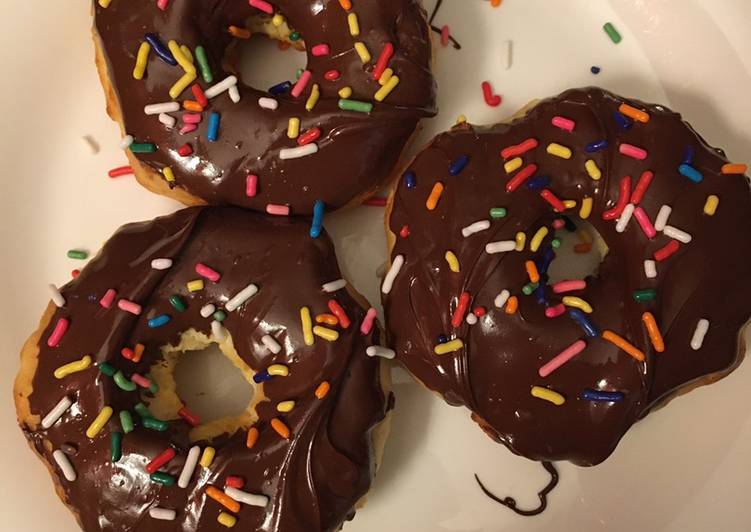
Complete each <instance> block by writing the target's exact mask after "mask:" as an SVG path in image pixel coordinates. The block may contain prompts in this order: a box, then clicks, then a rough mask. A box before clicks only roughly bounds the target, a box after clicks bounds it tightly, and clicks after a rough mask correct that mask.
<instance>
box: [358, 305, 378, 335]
mask: <svg viewBox="0 0 751 532" xmlns="http://www.w3.org/2000/svg"><path fill="white" fill-rule="evenodd" d="M375 319H376V309H374V308H373V307H370V308H369V309H368V312H367V313H365V317H364V318H363V320H362V324H361V325H360V332H361V333H362V334H370V331H372V330H373V323H375Z"/></svg>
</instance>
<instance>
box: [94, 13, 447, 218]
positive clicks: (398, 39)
mask: <svg viewBox="0 0 751 532" xmlns="http://www.w3.org/2000/svg"><path fill="white" fill-rule="evenodd" d="M93 5H94V13H95V15H94V29H95V33H96V34H97V35H98V36H99V37H100V38H101V42H102V45H103V49H104V54H105V57H106V59H107V66H108V73H109V78H110V80H111V82H112V84H113V86H114V87H115V90H116V93H117V99H118V101H119V104H120V107H121V109H122V115H123V119H124V129H125V131H126V132H128V133H129V134H131V135H133V136H134V137H135V138H136V139H137V141H141V142H154V143H156V144H157V146H158V150H157V152H155V153H153V154H138V155H137V156H138V159H139V160H140V161H141V162H143V163H145V164H147V165H148V166H149V167H151V168H152V169H154V170H156V171H159V170H161V169H162V168H163V167H165V166H171V167H172V169H173V171H174V173H175V176H176V185H177V186H179V187H183V188H184V189H185V190H187V191H188V192H189V193H191V194H193V195H195V196H198V197H200V198H202V199H203V200H205V201H207V202H209V203H212V204H233V205H240V206H243V207H247V208H252V209H256V210H264V209H265V207H266V205H267V204H268V203H275V204H288V205H290V206H291V208H292V212H293V213H297V214H307V213H310V212H312V209H313V204H314V202H315V201H316V200H318V199H321V200H323V201H324V202H325V203H326V204H327V205H328V206H329V207H330V208H338V207H341V206H343V205H345V204H347V203H348V202H350V201H352V200H353V199H354V198H356V197H358V196H360V195H362V194H364V193H366V192H368V191H370V190H374V189H375V188H377V187H378V186H379V185H380V184H382V183H383V182H384V181H385V179H386V178H387V177H388V176H389V174H390V172H391V170H392V168H393V166H394V165H395V164H396V162H397V161H398V159H399V155H400V153H401V150H402V149H403V147H404V145H405V143H406V142H407V140H408V139H409V138H410V136H411V135H412V133H413V131H414V130H415V127H416V125H417V122H418V120H419V119H420V118H421V117H424V116H430V115H433V114H434V113H435V82H434V80H433V77H432V74H431V72H430V62H431V46H430V36H429V34H428V33H429V30H428V25H427V22H426V18H425V17H426V15H425V12H424V10H423V9H422V7H421V6H420V2H419V1H418V0H388V1H378V2H372V1H364V2H363V1H361V2H354V7H353V12H355V13H356V14H357V15H358V18H359V22H360V32H361V33H360V36H359V37H357V40H361V41H362V42H364V43H365V44H366V45H367V47H368V49H369V50H370V53H371V55H372V57H373V60H372V61H371V62H370V63H369V64H368V65H366V66H365V67H363V64H362V62H361V60H360V58H359V56H358V55H357V53H356V52H355V50H354V48H353V42H354V40H355V38H353V37H352V36H351V35H350V33H349V28H348V24H347V12H345V11H344V10H343V9H342V8H341V6H340V5H339V2H337V1H336V0H325V1H320V0H317V1H311V0H275V1H274V2H273V5H274V6H275V8H276V9H277V11H278V12H280V13H281V14H283V15H284V16H285V18H286V19H287V20H288V22H289V25H290V27H291V28H292V29H294V30H296V31H298V32H299V33H300V34H301V35H302V37H303V39H304V40H305V42H306V43H307V45H308V47H312V46H313V45H315V44H320V43H326V44H328V45H329V46H330V48H331V54H330V55H329V56H325V57H314V56H312V55H311V54H310V53H308V66H307V68H308V70H310V71H311V72H312V74H313V77H312V80H311V83H309V85H308V88H307V89H306V91H305V92H304V93H303V95H302V96H301V97H300V98H298V99H295V98H293V97H292V96H291V95H289V94H286V95H281V96H277V99H278V100H279V108H278V109H277V110H275V111H269V110H265V109H262V108H261V107H259V105H258V98H259V97H262V96H268V93H266V92H265V90H266V87H262V88H261V89H262V90H258V89H256V88H252V87H248V86H245V85H242V84H241V85H242V86H241V87H240V93H241V95H242V100H241V101H240V102H239V103H237V104H234V103H232V102H231V100H230V99H229V97H228V96H227V94H226V93H225V94H223V95H220V96H218V97H216V98H214V99H213V100H211V103H210V106H209V108H208V110H209V111H216V112H219V113H220V114H221V117H222V120H221V128H220V134H219V140H218V142H213V143H210V142H208V141H207V140H206V131H207V127H208V126H207V124H208V113H206V112H204V115H205V116H204V120H203V122H202V123H201V124H200V126H199V128H198V129H197V130H196V131H195V132H193V133H190V134H187V135H180V134H179V133H178V130H179V127H176V128H175V129H173V130H168V129H167V128H166V127H165V126H164V125H162V124H161V123H159V121H158V120H157V117H156V116H146V115H145V114H144V112H143V107H144V105H146V104H150V103H158V102H164V101H169V100H170V98H169V95H168V91H169V89H170V87H171V86H172V85H173V84H174V83H175V81H177V79H178V78H179V77H180V75H181V74H182V70H181V69H180V67H172V66H169V65H168V64H166V63H165V62H163V61H162V60H160V59H159V58H158V57H157V56H156V55H155V54H154V53H153V52H152V54H151V56H150V59H149V63H148V69H147V76H146V77H145V78H144V80H141V81H139V80H136V79H134V78H133V75H132V72H133V67H134V64H135V56H136V52H137V51H138V47H139V45H140V43H141V42H142V41H143V39H144V34H145V33H147V32H153V33H157V34H159V35H160V37H161V39H162V41H163V42H164V43H165V44H166V43H167V41H168V40H170V39H175V40H176V41H177V42H178V43H180V44H185V45H187V46H188V47H190V49H191V50H195V48H196V46H199V45H202V46H204V48H206V50H207V52H208V54H209V57H210V59H211V65H212V70H213V72H214V78H215V80H214V81H215V82H218V81H220V80H222V79H223V78H224V77H225V76H226V75H228V74H229V73H231V72H232V66H231V65H225V68H226V72H222V70H221V68H220V66H219V65H220V64H221V63H222V61H223V59H224V58H225V52H226V51H227V50H228V47H230V45H231V43H232V41H233V40H234V39H233V38H232V37H231V36H230V35H229V33H228V32H227V28H228V26H229V25H231V24H234V25H237V26H241V27H242V26H245V23H246V21H247V20H248V19H249V18H250V17H257V16H265V15H264V14H263V13H262V12H261V11H259V10H258V9H255V8H253V7H250V6H249V5H248V2H242V1H240V2H238V1H234V0H233V1H229V0H201V1H200V2H197V1H189V0H172V1H171V2H170V5H169V8H168V9H167V10H166V11H161V10H160V9H158V8H157V6H156V4H155V3H154V2H152V1H150V0H140V1H133V0H115V1H113V2H112V3H111V4H110V6H109V7H108V8H107V9H104V8H102V7H100V6H99V4H98V2H96V1H94V2H93ZM386 42H392V43H393V44H394V47H395V54H394V56H393V58H392V59H391V61H390V63H389V65H390V67H391V68H393V69H394V72H395V74H397V75H398V76H399V78H400V83H399V85H398V87H397V88H396V89H395V90H394V91H393V92H392V93H391V94H390V95H389V96H388V98H387V99H386V100H385V101H384V102H383V103H376V104H375V107H374V110H373V112H372V113H371V114H370V115H364V114H361V113H355V112H344V111H341V110H339V108H338V107H337V103H338V100H339V96H338V95H337V92H338V91H339V89H341V88H343V87H345V86H350V87H352V90H353V94H352V99H355V100H365V101H374V100H373V95H374V94H375V92H376V91H377V90H378V89H379V88H380V85H379V84H378V82H377V81H374V80H373V79H372V76H371V73H372V69H373V66H374V64H375V61H376V59H377V58H378V55H379V54H380V51H381V49H382V48H383V45H384V44H385V43H386ZM290 53H292V52H290ZM331 69H337V70H339V71H340V72H341V77H340V78H339V80H337V81H334V82H332V81H326V80H325V79H324V77H323V75H324V73H325V72H326V71H328V70H331ZM290 75H291V76H292V75H293V73H290ZM197 81H198V82H199V83H200V85H201V86H202V87H203V88H207V87H208V86H209V84H206V83H205V82H203V80H201V77H200V74H199V77H198V80H197ZM279 81H280V82H281V81H285V80H279ZM293 81H294V80H293ZM314 82H315V83H318V84H319V86H320V88H321V99H320V101H319V102H318V104H317V105H316V107H315V109H314V110H313V111H312V112H308V111H306V110H305V102H306V100H307V99H308V96H309V94H310V88H311V87H312V84H313V83H314ZM184 98H187V99H193V97H192V93H191V92H190V90H188V91H186V92H185V93H184V94H183V97H182V98H180V100H182V99H184ZM175 115H176V116H177V114H175ZM291 117H299V118H300V120H301V131H305V130H307V129H310V128H313V127H319V128H320V129H321V131H322V137H321V138H320V139H319V140H318V141H317V143H318V145H319V148H320V151H319V152H318V153H317V154H314V155H311V156H307V157H302V158H299V159H294V160H286V161H282V160H280V159H279V156H278V154H279V150H280V149H282V148H291V147H295V146H297V143H296V141H294V140H291V139H289V138H287V125H288V121H289V118H291ZM186 142H187V143H190V144H191V145H192V147H193V150H194V153H193V155H190V156H188V157H181V156H180V155H179V154H178V153H177V148H178V147H179V146H181V145H183V144H184V143H186ZM248 174H256V175H258V177H259V189H258V194H257V195H256V196H255V197H253V198H249V197H247V196H246V193H245V181H246V177H247V175H248Z"/></svg>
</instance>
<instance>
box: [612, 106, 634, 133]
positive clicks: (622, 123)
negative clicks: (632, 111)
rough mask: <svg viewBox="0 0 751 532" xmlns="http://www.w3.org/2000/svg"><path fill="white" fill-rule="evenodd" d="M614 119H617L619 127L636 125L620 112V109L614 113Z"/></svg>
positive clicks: (625, 127) (629, 127)
mask: <svg viewBox="0 0 751 532" xmlns="http://www.w3.org/2000/svg"><path fill="white" fill-rule="evenodd" d="M613 120H615V123H616V124H618V127H619V128H621V129H626V130H628V129H631V127H632V126H633V125H634V123H633V122H632V121H631V120H629V119H628V117H627V116H625V115H623V114H621V113H619V112H618V111H616V112H614V113H613Z"/></svg>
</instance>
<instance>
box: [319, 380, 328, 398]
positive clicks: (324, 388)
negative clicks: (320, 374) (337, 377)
mask: <svg viewBox="0 0 751 532" xmlns="http://www.w3.org/2000/svg"><path fill="white" fill-rule="evenodd" d="M330 389H331V385H330V384H329V383H328V382H327V381H323V382H322V383H321V384H319V385H318V388H316V397H317V398H318V399H323V398H324V397H326V396H327V395H328V393H329V390H330Z"/></svg>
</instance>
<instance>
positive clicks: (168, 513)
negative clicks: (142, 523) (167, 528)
mask: <svg viewBox="0 0 751 532" xmlns="http://www.w3.org/2000/svg"><path fill="white" fill-rule="evenodd" d="M149 515H150V516H151V517H152V518H153V519H159V520H160V521H174V520H175V517H177V512H176V511H175V510H170V509H168V508H150V509H149Z"/></svg>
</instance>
